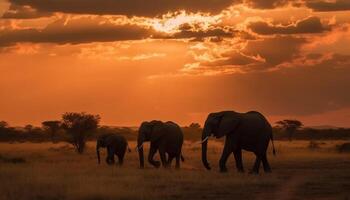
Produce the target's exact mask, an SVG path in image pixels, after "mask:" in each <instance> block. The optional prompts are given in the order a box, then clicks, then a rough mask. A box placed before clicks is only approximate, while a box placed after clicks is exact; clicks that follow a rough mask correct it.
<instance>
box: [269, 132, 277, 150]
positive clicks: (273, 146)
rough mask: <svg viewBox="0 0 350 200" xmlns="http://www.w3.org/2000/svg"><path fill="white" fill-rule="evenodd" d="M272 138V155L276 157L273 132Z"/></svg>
mask: <svg viewBox="0 0 350 200" xmlns="http://www.w3.org/2000/svg"><path fill="white" fill-rule="evenodd" d="M270 137H271V143H272V153H273V155H274V156H275V155H276V149H275V145H274V143H273V134H272V132H271V136H270Z"/></svg>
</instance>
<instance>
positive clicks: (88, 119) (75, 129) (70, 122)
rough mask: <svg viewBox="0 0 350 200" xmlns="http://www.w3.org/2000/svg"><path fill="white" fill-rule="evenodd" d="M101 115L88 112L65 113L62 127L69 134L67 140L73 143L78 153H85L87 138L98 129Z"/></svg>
mask: <svg viewBox="0 0 350 200" xmlns="http://www.w3.org/2000/svg"><path fill="white" fill-rule="evenodd" d="M99 122H100V116H98V115H91V114H86V113H65V114H63V116H62V128H63V129H64V130H66V133H67V135H68V137H67V142H69V143H71V144H72V145H73V146H74V147H75V149H76V151H77V152H78V153H80V154H81V153H83V152H84V149H85V143H86V140H87V138H88V137H89V136H90V135H92V133H93V132H94V131H96V129H97V127H98V124H99Z"/></svg>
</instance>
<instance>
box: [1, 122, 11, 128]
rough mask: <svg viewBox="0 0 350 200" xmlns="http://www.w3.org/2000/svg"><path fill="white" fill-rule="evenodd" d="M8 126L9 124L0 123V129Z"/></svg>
mask: <svg viewBox="0 0 350 200" xmlns="http://www.w3.org/2000/svg"><path fill="white" fill-rule="evenodd" d="M8 126H9V124H8V123H7V122H5V121H0V128H2V129H5V128H7V127H8Z"/></svg>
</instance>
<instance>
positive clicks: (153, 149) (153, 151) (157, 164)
mask: <svg viewBox="0 0 350 200" xmlns="http://www.w3.org/2000/svg"><path fill="white" fill-rule="evenodd" d="M156 152H157V148H156V147H155V146H154V145H152V143H151V146H150V149H149V154H148V162H149V163H151V165H153V166H154V167H156V168H158V167H160V162H159V161H155V160H153V157H154V154H156Z"/></svg>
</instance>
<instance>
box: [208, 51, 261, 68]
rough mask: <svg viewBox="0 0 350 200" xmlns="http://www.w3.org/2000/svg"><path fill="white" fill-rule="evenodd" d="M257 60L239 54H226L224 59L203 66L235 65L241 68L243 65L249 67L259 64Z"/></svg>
mask: <svg viewBox="0 0 350 200" xmlns="http://www.w3.org/2000/svg"><path fill="white" fill-rule="evenodd" d="M257 62H259V61H257V60H256V59H255V58H252V57H249V56H246V55H243V54H241V53H239V52H232V53H228V54H226V55H225V54H224V55H223V58H220V59H217V60H215V61H211V62H206V63H202V65H203V66H226V65H234V66H239V67H241V66H242V65H248V64H252V63H257Z"/></svg>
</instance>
